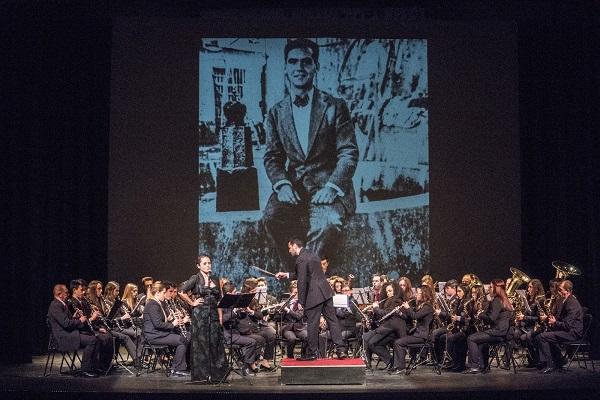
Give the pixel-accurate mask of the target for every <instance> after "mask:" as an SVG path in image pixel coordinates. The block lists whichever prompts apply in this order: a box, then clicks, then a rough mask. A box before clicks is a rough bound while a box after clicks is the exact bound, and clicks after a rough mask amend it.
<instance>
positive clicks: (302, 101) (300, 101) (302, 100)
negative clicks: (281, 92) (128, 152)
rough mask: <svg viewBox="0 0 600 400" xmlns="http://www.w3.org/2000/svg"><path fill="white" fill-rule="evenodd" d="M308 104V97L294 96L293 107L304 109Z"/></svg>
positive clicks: (304, 95)
mask: <svg viewBox="0 0 600 400" xmlns="http://www.w3.org/2000/svg"><path fill="white" fill-rule="evenodd" d="M307 104H308V95H307V94H303V95H302V96H296V97H295V98H294V105H295V106H296V107H305V106H306V105H307Z"/></svg>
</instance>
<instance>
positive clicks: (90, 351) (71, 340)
mask: <svg viewBox="0 0 600 400" xmlns="http://www.w3.org/2000/svg"><path fill="white" fill-rule="evenodd" d="M52 293H53V295H54V299H53V300H52V302H51V303H50V306H49V307H48V315H47V317H48V322H49V324H50V328H51V329H52V335H53V336H54V338H55V339H56V342H57V343H58V348H59V349H60V350H61V351H75V350H78V349H80V348H83V357H82V359H81V370H80V375H81V376H84V377H88V378H91V377H95V376H97V375H96V374H95V373H94V370H95V367H94V361H95V359H96V351H97V348H98V338H97V337H95V336H94V335H92V334H86V333H85V332H84V331H83V328H84V327H85V326H86V325H87V323H88V319H87V317H86V316H85V315H83V314H81V313H77V314H76V315H75V316H74V315H73V314H72V313H71V312H70V311H69V309H68V308H67V305H66V303H65V301H66V300H67V297H68V296H69V292H68V291H67V287H66V286H65V285H62V284H57V285H54V289H53V291H52Z"/></svg>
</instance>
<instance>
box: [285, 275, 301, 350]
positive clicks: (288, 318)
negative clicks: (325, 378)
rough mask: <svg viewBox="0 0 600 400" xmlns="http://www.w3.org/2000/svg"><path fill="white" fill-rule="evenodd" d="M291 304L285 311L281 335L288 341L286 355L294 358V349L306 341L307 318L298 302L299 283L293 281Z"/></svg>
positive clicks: (291, 283)
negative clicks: (297, 344) (300, 342)
mask: <svg viewBox="0 0 600 400" xmlns="http://www.w3.org/2000/svg"><path fill="white" fill-rule="evenodd" d="M289 290H290V298H291V300H290V302H289V304H288V305H287V306H286V307H285V308H284V309H283V317H282V325H281V335H282V336H283V338H284V339H285V340H286V341H287V346H286V354H287V357H288V358H294V347H295V346H296V343H298V342H299V341H303V342H304V341H306V338H307V332H306V318H305V317H304V310H303V308H302V304H300V303H299V302H298V282H297V281H292V282H290V286H289Z"/></svg>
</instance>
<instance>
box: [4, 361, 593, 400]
mask: <svg viewBox="0 0 600 400" xmlns="http://www.w3.org/2000/svg"><path fill="white" fill-rule="evenodd" d="M45 362H46V357H45V356H40V357H34V360H33V363H31V364H23V365H11V366H2V367H0V387H1V388H2V389H1V393H2V397H3V398H7V397H10V398H34V397H35V398H63V399H64V398H65V395H66V396H69V397H71V396H72V395H75V394H79V395H77V398H81V397H83V398H85V399H91V398H102V399H105V400H106V399H111V400H113V399H121V398H123V399H138V398H139V399H142V398H143V399H148V398H159V397H160V398H161V399H168V398H173V399H175V398H177V399H182V398H192V396H193V397H194V398H196V399H197V398H198V397H197V396H206V395H207V394H211V396H210V399H211V400H212V399H218V398H225V397H227V398H230V399H233V398H235V399H240V398H252V399H260V398H269V399H277V398H286V399H290V398H311V399H319V398H328V399H334V398H336V397H337V396H335V397H332V395H334V394H339V395H342V396H344V397H345V398H346V399H350V398H351V399H357V398H364V399H367V398H373V399H378V400H381V399H384V398H395V399H398V398H402V399H403V400H404V399H413V398H414V399H420V400H424V399H429V398H431V399H433V398H435V399H440V398H444V399H446V398H452V399H473V398H481V399H486V400H489V399H494V398H502V399H507V400H508V399H510V400H515V399H527V400H531V399H538V398H540V399H541V398H543V399H546V400H547V399H559V398H560V399H562V400H565V398H566V399H568V400H574V399H583V398H590V399H591V398H594V399H595V398H598V397H599V395H600V373H599V372H592V370H591V367H590V369H589V370H585V369H583V368H578V367H577V365H572V366H571V369H570V370H569V371H567V372H565V373H554V374H549V375H541V374H539V373H537V370H534V369H526V368H520V369H518V370H517V374H514V373H513V372H512V371H506V370H502V369H499V368H495V367H492V369H491V372H489V373H487V374H484V375H464V374H459V373H452V372H442V374H441V375H437V374H436V373H434V372H433V370H432V369H431V367H428V366H419V367H418V368H417V369H415V370H414V371H413V372H412V374H411V375H410V376H405V375H400V376H390V375H388V374H387V372H385V371H374V372H369V371H365V374H366V384H365V385H344V384H343V382H340V385H310V386H308V385H307V386H296V385H293V386H291V385H281V383H280V373H281V371H280V370H277V371H274V372H265V373H262V372H261V373H259V374H258V375H256V376H252V377H248V380H249V381H250V382H252V385H250V384H249V383H248V382H246V381H245V380H244V379H242V378H240V377H239V376H238V375H236V374H231V375H230V378H233V379H231V382H229V383H227V384H222V385H196V384H190V383H189V381H190V378H176V377H167V376H165V374H164V373H162V372H161V371H157V372H154V373H150V374H146V373H143V374H142V375H141V376H139V377H136V376H133V375H131V374H129V373H128V372H127V371H126V370H124V369H122V368H119V369H118V370H116V371H113V372H111V374H110V375H108V376H106V377H99V378H79V377H72V376H68V375H60V374H58V365H59V364H60V361H59V362H58V363H56V360H55V366H54V370H53V374H52V375H51V376H48V377H44V376H43V372H44V365H45ZM596 364H597V363H596ZM597 365H600V364H597ZM597 371H598V369H597ZM70 395H71V396H70ZM71 398H73V397H71Z"/></svg>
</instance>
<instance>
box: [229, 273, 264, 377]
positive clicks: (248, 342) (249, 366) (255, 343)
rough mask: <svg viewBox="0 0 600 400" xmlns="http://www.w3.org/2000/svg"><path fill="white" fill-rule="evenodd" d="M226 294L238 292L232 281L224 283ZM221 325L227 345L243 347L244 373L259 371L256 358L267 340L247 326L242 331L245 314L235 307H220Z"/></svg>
mask: <svg viewBox="0 0 600 400" xmlns="http://www.w3.org/2000/svg"><path fill="white" fill-rule="evenodd" d="M223 293H224V294H236V289H235V285H234V284H233V283H231V282H226V283H224V284H223ZM219 310H220V313H219V315H220V318H221V325H223V336H224V337H225V344H226V345H232V344H235V345H239V346H241V348H242V356H243V363H244V366H243V367H242V374H244V375H252V374H253V373H256V372H258V368H257V366H256V360H258V358H259V356H260V349H261V347H262V346H263V345H264V343H265V341H264V339H263V338H262V336H260V335H253V334H251V332H250V331H247V332H246V329H245V328H242V330H243V331H244V333H242V332H240V330H239V329H240V326H239V322H240V315H244V313H243V312H241V310H238V309H235V308H233V307H228V308H220V309H219Z"/></svg>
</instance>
